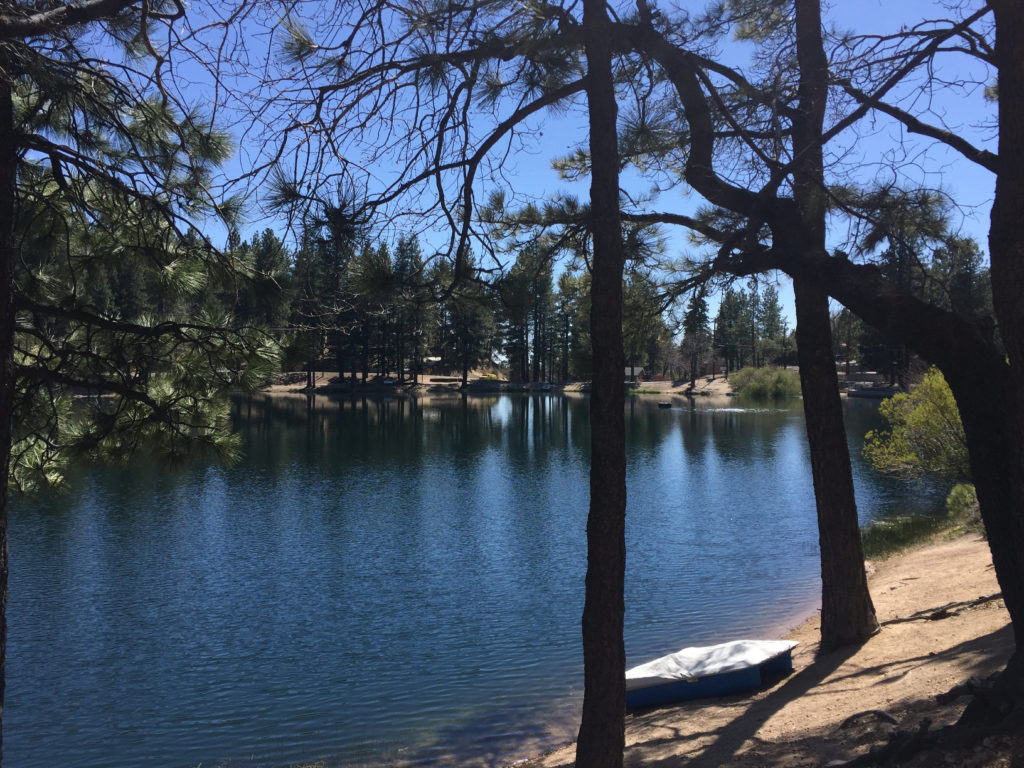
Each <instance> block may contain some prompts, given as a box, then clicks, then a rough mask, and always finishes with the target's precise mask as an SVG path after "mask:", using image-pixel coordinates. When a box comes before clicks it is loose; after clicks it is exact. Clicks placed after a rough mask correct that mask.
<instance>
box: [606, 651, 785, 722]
mask: <svg viewBox="0 0 1024 768" xmlns="http://www.w3.org/2000/svg"><path fill="white" fill-rule="evenodd" d="M796 645H797V644H796V642H795V641H793V640H734V641H732V642H730V643H721V644H719V645H708V646H702V647H696V648H683V650H681V651H679V652H678V653H672V654H669V655H668V656H662V657H661V658H660V659H655V660H654V661H649V662H647V663H646V664H641V665H640V666H638V667H633V668H632V669H629V670H627V671H626V707H628V708H629V709H637V708H641V707H651V706H654V705H656V704H668V703H671V702H674V701H685V700H687V699H702V698H706V697H709V696H724V695H726V694H729V693H737V692H739V691H748V690H752V689H754V688H759V687H761V685H762V684H763V682H764V679H765V678H766V677H770V676H772V675H785V674H788V673H789V672H792V671H793V655H792V651H793V648H795V647H796Z"/></svg>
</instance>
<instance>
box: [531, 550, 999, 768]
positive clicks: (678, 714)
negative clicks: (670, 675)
mask: <svg viewBox="0 0 1024 768" xmlns="http://www.w3.org/2000/svg"><path fill="white" fill-rule="evenodd" d="M868 568H869V573H870V584H871V594H872V598H873V599H874V602H875V608H876V611H877V613H878V617H879V620H880V621H881V622H882V624H883V627H882V631H881V632H879V633H878V634H877V635H876V636H874V637H873V638H871V639H870V640H869V641H868V642H867V643H865V644H864V645H862V646H860V647H859V648H852V649H846V650H841V651H837V652H835V653H832V654H828V655H825V656H823V657H816V653H817V640H818V628H819V625H818V619H817V618H816V617H815V618H812V619H811V620H809V621H807V622H805V623H804V624H803V625H801V626H799V627H797V628H796V629H794V630H793V631H792V632H791V633H790V634H789V635H788V637H790V638H792V639H794V640H798V641H799V642H800V645H799V646H798V647H797V649H796V650H795V652H794V672H793V674H791V675H789V676H788V677H786V678H784V679H783V680H781V681H779V682H778V683H776V684H775V685H773V686H772V687H770V688H768V689H766V690H762V691H760V692H758V693H756V694H754V695H736V696H730V697H723V698H719V699H709V700H705V701H701V702H688V703H685V704H681V705H676V706H671V707H664V708H659V709H652V710H647V711H642V712H639V713H635V714H630V715H629V716H627V721H626V743H627V747H626V759H625V764H626V765H627V766H657V767H658V768H661V767H662V766H676V765H684V764H685V765H687V766H698V767H701V768H705V767H706V768H712V767H713V766H714V767H717V766H737V767H738V768H755V766H758V767H759V766H779V767H780V768H781V766H787V768H788V767H794V766H823V765H827V764H829V763H831V762H832V761H845V760H848V759H851V758H853V757H855V756H857V755H859V754H863V753H864V752H866V751H867V750H868V749H869V748H870V747H871V746H873V745H876V744H882V743H884V742H885V741H886V740H887V739H888V737H889V736H890V735H891V734H892V733H893V732H894V731H895V730H896V729H897V728H898V729H901V730H911V731H913V730H916V729H917V728H918V727H919V725H920V723H921V721H922V720H923V719H924V718H928V719H929V720H930V722H931V728H933V729H934V728H938V727H941V726H942V725H946V724H949V723H953V722H955V721H956V719H957V718H958V717H959V715H960V713H961V712H962V711H963V708H964V706H965V705H966V703H967V700H968V699H967V698H966V697H960V698H959V699H957V700H956V701H953V702H951V703H948V704H945V705H938V704H936V702H935V696H936V695H937V694H940V693H944V692H946V691H948V690H949V689H951V688H952V687H953V686H955V685H958V684H960V683H963V682H965V681H966V680H968V679H969V678H970V677H972V676H976V677H979V678H984V677H986V676H988V675H991V674H993V673H995V672H997V671H998V670H999V669H1000V668H1001V667H1002V665H1003V664H1005V662H1006V660H1007V659H1008V658H1009V655H1010V653H1011V651H1012V649H1013V637H1012V633H1011V631H1010V626H1009V618H1008V616H1007V613H1006V610H1005V608H1004V607H1003V604H1002V602H1001V601H1000V600H998V599H989V600H986V601H983V602H980V603H978V604H977V605H970V606H962V607H960V606H954V607H952V608H946V609H944V610H941V609H943V606H947V605H948V604H950V603H968V602H971V601H976V600H977V599H978V598H979V597H990V596H992V595H994V594H995V593H997V592H998V589H999V588H998V585H997V583H996V579H995V574H994V571H993V568H992V560H991V556H990V554H989V550H988V545H987V543H986V542H985V541H984V540H983V539H982V538H980V537H979V536H977V535H974V534H968V535H965V536H961V537H960V538H957V539H955V540H951V541H949V540H940V541H937V542H934V543H931V544H928V545H926V546H922V547H919V548H916V549H913V550H911V551H908V552H905V553H902V554H899V555H896V556H893V557H892V558H889V559H887V560H884V561H881V562H875V563H869V565H868ZM868 710H880V711H884V712H886V713H888V714H889V715H891V716H892V718H893V719H894V720H895V721H896V724H893V723H892V722H890V721H889V720H888V718H885V717H883V716H880V715H878V714H877V713H873V714H862V715H860V716H859V717H856V718H854V720H853V722H851V723H848V724H846V725H845V726H844V722H845V721H847V719H848V718H851V717H852V716H854V715H857V714H858V713H865V712H867V711H868ZM1014 746H1015V745H1014V744H1012V743H1011V742H1010V740H1008V739H999V738H995V739H992V738H990V739H988V740H986V743H985V744H984V746H982V747H979V748H974V749H968V750H965V751H963V752H962V753H955V754H952V755H950V754H946V753H943V754H942V755H941V759H940V760H939V762H936V761H935V760H936V756H935V755H934V754H933V755H929V754H922V755H919V756H918V757H917V758H915V759H914V760H913V761H912V762H910V763H907V764H908V765H915V766H918V765H920V766H932V765H938V764H943V763H944V764H946V765H956V766H987V767H992V766H1009V765H1010V764H1011V762H1010V761H1011V759H1012V757H1011V755H1012V753H1013V752H1014ZM573 757H574V746H573V745H567V746H566V747H564V748H562V749H559V750H556V751H555V752H552V753H550V754H548V755H545V756H543V757H539V758H535V759H533V760H530V761H528V762H525V763H520V764H519V766H525V767H527V768H553V767H555V766H570V765H572V764H573ZM1018 757H1019V756H1018ZM950 761H952V762H950ZM837 764H838V763H837Z"/></svg>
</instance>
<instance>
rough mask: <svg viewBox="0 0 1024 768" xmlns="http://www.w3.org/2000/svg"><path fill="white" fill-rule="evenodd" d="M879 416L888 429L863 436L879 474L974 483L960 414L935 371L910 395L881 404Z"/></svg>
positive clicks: (944, 384) (931, 370)
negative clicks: (930, 476) (971, 481)
mask: <svg viewBox="0 0 1024 768" xmlns="http://www.w3.org/2000/svg"><path fill="white" fill-rule="evenodd" d="M878 412H879V413H880V414H881V415H882V417H883V418H884V419H885V420H886V421H887V422H888V424H889V428H888V429H881V430H872V431H870V432H868V433H867V435H865V436H864V456H865V457H866V458H867V459H868V461H870V462H871V464H872V466H874V468H875V469H877V470H880V471H882V472H892V473H894V474H897V475H902V476H904V477H918V476H922V475H932V476H938V477H943V478H948V479H950V480H954V481H962V480H968V479H970V467H969V465H968V458H967V439H966V438H965V437H964V428H963V425H962V424H961V423H960V412H959V411H958V410H957V407H956V401H955V400H954V399H953V393H952V392H951V391H950V389H949V385H948V384H946V380H945V379H944V378H942V374H941V373H940V372H939V370H938V369H937V368H932V369H930V370H929V371H928V373H926V374H925V377H924V379H923V380H922V381H921V383H920V384H919V385H918V386H917V388H916V389H915V390H914V391H913V392H911V393H910V394H909V395H904V394H899V395H893V396H892V397H890V398H887V399H886V400H883V401H882V404H881V405H880V406H879V407H878Z"/></svg>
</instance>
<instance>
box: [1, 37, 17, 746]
mask: <svg viewBox="0 0 1024 768" xmlns="http://www.w3.org/2000/svg"><path fill="white" fill-rule="evenodd" d="M5 58H6V57H2V56H0V765H2V764H3V707H4V695H5V690H6V681H7V563H8V559H7V555H8V550H7V496H8V494H7V476H8V472H9V471H10V464H11V437H12V434H11V418H12V415H13V409H14V300H13V287H14V260H15V251H16V246H15V242H14V210H15V207H14V195H15V182H16V168H17V155H16V154H15V146H16V143H15V136H14V107H13V101H12V93H11V88H12V86H11V81H10V80H9V79H8V78H9V71H10V70H9V67H8V65H7V62H6V61H5V60H4V59H5Z"/></svg>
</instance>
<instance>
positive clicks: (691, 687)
mask: <svg viewBox="0 0 1024 768" xmlns="http://www.w3.org/2000/svg"><path fill="white" fill-rule="evenodd" d="M792 671H793V654H792V652H791V651H786V652H785V653H780V654H779V655H778V656H775V657H774V658H771V659H768V660H767V661H765V662H763V663H761V664H758V665H757V666H753V667H747V668H746V669H738V670H736V671H733V672H721V673H719V674H717V675H707V676H705V677H699V678H697V679H695V680H672V681H670V682H665V683H661V684H659V685H649V686H647V687H645V688H634V689H632V690H627V691H626V708H627V709H643V708H645V707H653V706H657V705H659V704H670V703H672V702H676V701H688V700H690V699H706V698H710V697H712V696H727V695H729V694H730V693H739V692H741V691H750V690H753V689H754V688H760V687H761V685H762V684H763V683H764V678H765V677H770V676H773V675H785V674H788V673H790V672H792Z"/></svg>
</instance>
